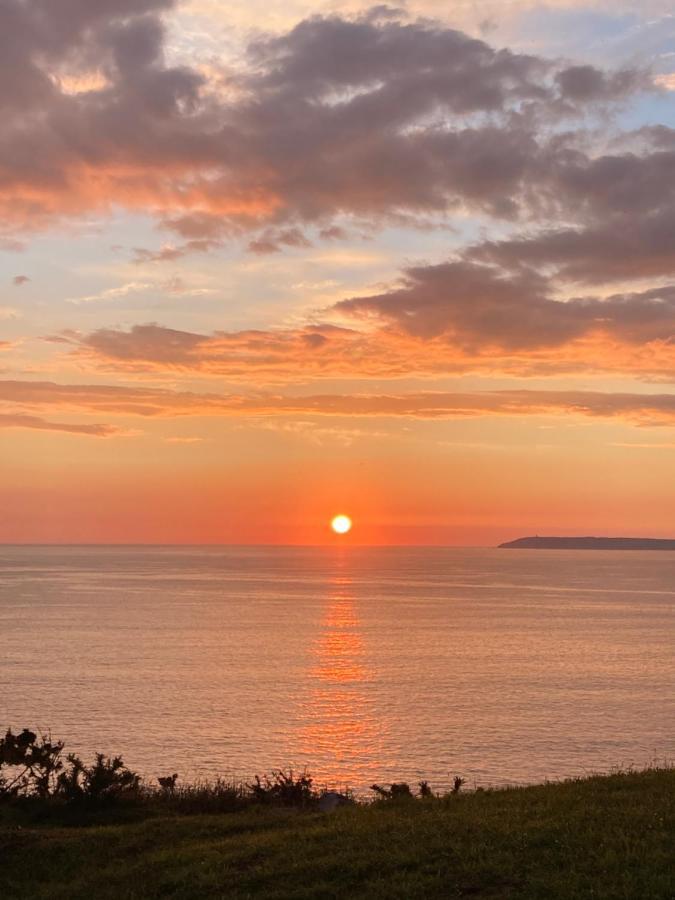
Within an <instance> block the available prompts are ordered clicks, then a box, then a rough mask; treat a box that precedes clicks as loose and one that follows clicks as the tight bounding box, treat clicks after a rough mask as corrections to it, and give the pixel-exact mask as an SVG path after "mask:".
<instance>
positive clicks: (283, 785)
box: [247, 769, 318, 806]
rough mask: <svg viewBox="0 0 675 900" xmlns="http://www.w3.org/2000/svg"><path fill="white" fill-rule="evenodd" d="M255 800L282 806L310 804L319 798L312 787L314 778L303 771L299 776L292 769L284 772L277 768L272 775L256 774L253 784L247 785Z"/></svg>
mask: <svg viewBox="0 0 675 900" xmlns="http://www.w3.org/2000/svg"><path fill="white" fill-rule="evenodd" d="M247 787H248V789H249V790H250V791H251V795H252V797H253V799H254V800H257V801H258V802H259V803H278V804H279V805H280V806H309V805H310V804H312V803H315V802H316V800H317V799H318V795H317V793H316V791H314V790H313V789H312V778H311V776H310V775H308V774H307V772H303V773H302V775H299V776H298V777H297V778H296V777H295V775H294V774H293V770H292V769H291V770H290V771H289V772H284V771H283V770H282V769H276V770H274V771H273V772H272V775H271V776H270V775H263V776H262V777H261V776H259V775H256V776H255V781H254V783H253V784H249V785H247Z"/></svg>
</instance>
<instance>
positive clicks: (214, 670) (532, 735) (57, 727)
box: [0, 546, 675, 794]
mask: <svg viewBox="0 0 675 900" xmlns="http://www.w3.org/2000/svg"><path fill="white" fill-rule="evenodd" d="M674 726H675V553H669V552H653V551H652V552H642V551H639V552H638V551H634V552H619V551H564V550H551V551H548V550H498V549H457V548H418V547H415V548H412V547H411V548H407V547H387V548H372V547H368V548H365V547H364V548H359V547H353V546H345V547H328V548H290V547H216V546H200V547H183V546H181V547H175V546H170V547H169V546H165V547H145V546H143V547H139V546H135V547H122V546H114V547H113V546H111V547H101V546H39V547H38V546H3V547H0V728H2V729H5V728H8V727H11V728H13V729H20V728H23V727H30V728H33V729H39V730H41V731H44V732H45V733H48V732H51V734H52V737H53V738H55V739H61V740H64V741H65V742H66V750H68V751H71V752H77V753H78V754H82V755H84V756H85V757H91V756H93V754H94V753H95V752H97V751H101V752H103V753H105V754H106V755H118V754H119V755H122V757H123V759H124V761H125V763H126V764H127V765H128V766H129V767H131V768H132V769H134V770H136V771H138V772H140V773H142V774H143V775H144V776H145V777H146V778H148V779H149V780H152V779H155V778H156V777H158V776H163V775H167V774H171V773H173V772H177V773H178V774H179V779H180V780H182V781H193V780H214V779H215V778H218V777H223V778H226V779H235V780H243V781H246V780H248V779H250V778H251V777H252V776H253V775H255V774H256V773H258V774H262V773H265V772H271V771H272V770H274V769H289V768H292V769H293V770H294V771H295V772H301V771H305V770H306V771H307V772H309V773H310V774H311V775H312V776H313V778H314V780H315V784H317V785H318V786H323V785H326V786H329V787H332V788H337V789H344V788H347V787H348V788H351V789H352V790H354V791H355V792H356V793H360V794H363V793H367V792H368V789H369V787H370V786H371V785H372V784H373V783H378V784H388V783H390V782H393V781H406V782H408V783H410V784H411V785H416V783H417V782H418V781H421V780H426V781H428V782H429V783H430V784H431V787H432V788H433V789H438V790H441V789H443V788H445V787H447V786H448V785H449V784H450V783H451V782H452V779H453V778H454V776H455V775H460V776H461V777H462V778H465V779H466V782H467V787H488V786H503V785H513V784H527V783H532V782H542V781H545V780H559V779H564V778H569V777H577V776H583V775H588V774H591V773H597V772H609V771H613V770H615V769H619V768H621V769H625V768H629V767H631V766H634V767H643V766H647V765H651V764H661V763H664V762H665V763H669V762H673V761H675V727H674Z"/></svg>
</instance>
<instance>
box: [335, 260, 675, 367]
mask: <svg viewBox="0 0 675 900" xmlns="http://www.w3.org/2000/svg"><path fill="white" fill-rule="evenodd" d="M335 308H336V309H337V310H338V311H341V312H345V313H347V314H349V315H352V316H356V317H364V316H366V317H374V318H375V319H377V320H379V321H380V322H381V323H386V324H389V325H392V326H395V327H396V328H397V329H400V330H401V331H403V332H405V333H407V334H410V335H412V336H414V337H421V338H427V339H428V338H437V337H440V336H444V337H446V338H447V339H448V341H451V342H452V343H453V344H456V345H459V346H461V347H463V348H464V349H468V350H474V351H475V350H477V349H478V350H481V349H485V348H486V347H487V348H489V347H498V348H500V349H502V350H511V351H513V350H540V349H543V348H547V347H556V346H560V345H562V344H566V343H570V342H572V341H575V340H578V339H579V338H582V337H586V336H589V335H593V334H598V333H600V334H602V335H603V336H605V337H607V338H609V339H610V340H616V339H618V340H620V341H624V342H627V343H636V344H643V343H649V342H653V341H669V340H670V339H671V338H673V336H675V286H673V285H669V286H666V287H661V288H655V289H651V290H648V291H642V292H632V293H624V294H615V295H612V296H609V297H605V298H597V297H575V298H571V299H568V300H565V301H562V300H556V299H553V298H552V297H551V295H550V285H549V283H548V281H547V280H546V279H544V278H543V277H541V276H539V275H537V274H535V273H533V272H532V271H531V270H519V271H517V272H516V273H515V274H514V273H512V272H505V271H504V270H501V269H498V268H495V267H492V266H484V265H477V264H475V263H471V262H466V261H463V262H455V263H446V264H444V265H437V266H419V267H416V268H411V269H408V270H407V271H406V272H405V276H404V280H403V284H402V285H401V287H399V288H396V289H393V290H391V291H387V292H385V293H383V294H377V295H374V296H366V297H355V298H352V299H350V300H343V301H341V302H340V303H338V304H337V306H336V307H335Z"/></svg>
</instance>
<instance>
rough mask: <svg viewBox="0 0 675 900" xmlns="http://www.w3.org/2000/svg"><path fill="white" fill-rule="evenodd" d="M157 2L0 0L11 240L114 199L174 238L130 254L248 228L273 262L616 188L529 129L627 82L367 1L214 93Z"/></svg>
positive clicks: (199, 247) (209, 244)
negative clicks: (355, 226) (351, 237)
mask: <svg viewBox="0 0 675 900" xmlns="http://www.w3.org/2000/svg"><path fill="white" fill-rule="evenodd" d="M171 6H172V4H171V3H170V2H168V0H137V2H131V0H105V2H97V3H85V2H84V0H80V2H75V0H71V2H66V0H59V2H47V0H2V3H1V4H0V67H2V66H4V67H5V74H6V77H5V78H4V79H3V78H2V77H0V85H2V84H4V85H7V86H9V87H8V88H7V90H6V91H5V92H4V93H3V92H2V88H1V87H0V106H3V108H4V120H3V130H2V134H1V135H0V186H1V187H2V193H1V194H0V213H3V217H4V218H5V220H6V221H7V223H9V224H8V227H9V228H11V229H13V232H16V231H17V230H18V229H21V228H30V227H33V228H37V227H44V226H46V225H48V224H49V223H50V222H53V221H54V219H55V218H56V219H58V218H59V217H61V216H73V215H78V214H82V213H84V212H88V211H90V210H93V209H96V210H101V209H107V208H109V207H110V206H111V205H113V204H115V205H118V206H122V207H127V208H131V209H142V210H145V211H150V212H152V213H153V214H156V215H157V216H158V218H159V220H160V222H161V223H162V224H163V226H164V227H166V228H169V229H171V230H173V231H175V232H176V233H177V234H178V235H179V236H180V238H181V240H182V241H184V243H182V244H181V245H180V246H179V247H178V248H174V249H173V250H172V253H173V254H174V255H169V254H168V251H162V250H160V251H149V250H148V251H146V250H143V251H141V256H143V257H144V258H148V259H151V258H152V259H157V260H161V259H166V258H171V259H175V258H176V255H175V254H178V255H184V254H185V253H189V252H199V251H204V250H209V249H212V248H213V247H214V246H215V245H216V242H217V241H221V240H224V239H226V238H229V237H231V236H232V235H235V234H239V233H242V232H247V233H250V232H251V231H252V232H254V234H253V236H252V237H251V235H250V234H249V238H248V239H249V240H251V246H252V249H253V250H254V251H257V252H272V251H275V250H276V249H278V248H280V247H284V246H297V245H298V244H299V243H300V242H301V238H300V237H297V238H294V239H293V240H291V239H290V237H289V235H298V236H300V235H302V236H304V231H303V225H307V224H313V225H316V226H317V228H318V229H319V230H322V231H323V233H324V234H325V235H327V236H332V237H335V236H337V234H338V232H337V231H336V230H335V229H336V228H338V227H339V226H336V224H335V222H334V221H333V220H334V219H336V218H339V217H340V216H342V215H344V214H347V215H350V216H356V217H361V218H365V219H368V220H370V221H374V220H380V221H382V220H389V221H400V218H401V217H402V216H404V217H406V216H407V217H408V221H410V217H422V218H424V217H428V216H429V215H434V214H447V213H448V212H451V211H452V209H453V208H455V207H456V206H457V205H465V206H469V207H471V208H474V209H477V210H479V211H482V212H486V213H488V214H490V215H493V216H498V217H507V218H513V217H516V216H518V215H524V214H527V215H533V214H538V213H539V212H540V211H541V209H540V207H541V204H542V203H543V204H545V205H548V206H549V207H550V206H551V204H554V205H555V204H559V205H562V206H564V205H565V198H564V197H563V198H562V199H561V200H559V199H558V197H557V195H558V194H559V193H561V192H562V193H563V194H564V190H565V189H564V181H565V179H567V180H568V181H569V182H570V186H569V188H568V190H569V192H571V193H572V194H574V191H575V190H577V193H579V192H582V191H586V187H587V185H585V184H581V182H584V174H583V173H584V167H586V168H589V169H590V168H592V167H593V166H594V165H596V163H597V164H598V165H597V166H596V168H597V171H591V172H590V174H588V177H587V181H588V180H590V182H592V183H593V184H596V183H598V184H599V183H600V182H603V180H604V182H605V187H604V188H603V190H604V193H605V194H612V192H613V191H614V188H613V187H612V184H613V182H612V179H619V178H621V179H622V180H623V183H628V181H629V180H630V176H627V175H622V174H621V173H619V172H614V170H612V167H611V164H609V163H608V164H607V165H605V166H604V168H603V167H602V166H601V165H600V164H599V161H594V160H586V159H585V158H583V156H582V155H580V151H578V152H577V154H576V155H575V156H574V160H575V162H574V164H573V165H572V164H570V165H569V166H567V163H568V161H569V158H570V152H569V148H568V147H566V146H565V145H564V142H562V141H561V139H560V138H555V139H552V138H550V136H548V135H549V133H550V132H549V130H548V129H546V128H540V125H541V123H542V122H545V123H550V122H551V120H554V119H556V118H557V117H560V116H569V115H574V114H576V113H578V112H581V111H583V110H584V109H585V108H586V107H587V106H588V105H589V104H590V105H594V104H597V103H598V102H602V103H604V104H605V105H607V104H610V103H612V102H614V101H615V100H617V99H620V98H621V97H623V96H626V95H629V94H630V93H631V92H633V91H635V90H637V89H638V88H639V87H640V86H641V84H642V81H641V76H640V75H639V74H636V73H630V72H628V73H626V72H623V73H614V74H612V73H609V74H608V73H603V72H600V71H599V70H596V69H594V68H592V67H588V66H587V67H564V66H562V65H559V64H555V63H552V62H549V61H546V60H543V59H540V58H537V57H535V56H531V55H525V54H517V53H512V52H510V51H508V50H498V49H494V48H492V47H491V46H489V45H488V44H487V43H485V42H483V41H480V40H475V39H473V38H470V37H468V36H467V35H465V34H462V33H461V32H458V31H455V30H452V29H449V28H446V27H444V26H442V25H440V24H437V23H433V22H431V21H422V20H420V21H406V20H401V19H398V18H396V17H395V16H394V15H393V14H392V13H391V11H390V12H388V13H387V15H384V14H383V12H382V10H381V9H379V8H376V9H375V10H374V11H371V13H370V14H365V15H363V16H361V17H360V18H354V19H345V18H341V17H338V16H333V17H326V18H324V17H314V18H311V19H308V20H306V21H304V22H302V23H300V24H299V25H298V26H296V27H295V28H294V29H292V30H291V31H290V32H288V33H287V34H283V35H280V36H276V37H268V38H261V39H258V40H257V41H255V42H254V43H253V44H251V46H250V47H249V49H248V64H247V66H246V67H244V68H243V69H242V70H241V71H239V72H237V73H233V74H232V76H231V78H230V80H229V87H230V88H231V90H230V91H229V93H228V94H226V95H223V94H222V93H221V92H220V87H219V85H218V84H217V83H213V84H211V83H209V82H208V80H207V79H206V77H205V76H204V75H203V74H201V73H198V72H196V71H194V70H191V69H189V68H186V67H181V66H170V65H168V64H167V62H166V60H165V55H164V42H165V37H164V28H163V21H162V14H163V13H165V12H166V11H167V10H169V9H170V8H171ZM1 75H2V72H1V71H0V76H1ZM10 75H11V77H10ZM92 79H93V80H92ZM97 79H98V80H97ZM566 166H567V168H566ZM568 170H569V171H568ZM577 170H578V171H577ZM661 171H663V172H666V171H669V169H668V165H666V164H665V163H664V165H663V166H662V168H661ZM579 173H580V174H579ZM654 177H656V176H654ZM575 178H576V179H577V181H579V182H580V186H579V187H578V188H575V185H574V179H575ZM648 180H649V179H648V178H647V181H648ZM610 182H611V183H610ZM650 184H651V183H649V184H647V182H645V184H644V185H643V188H642V193H643V195H644V196H645V197H648V196H652V195H653V190H652V189H651V187H650ZM561 186H562V187H561ZM587 193H588V192H587ZM590 193H591V194H592V191H591V192H590ZM615 193H616V191H615ZM599 202H600V201H599ZM647 202H648V199H645V200H644V203H645V204H646V203H647ZM270 229H271V232H270ZM12 239H14V238H12ZM305 239H306V236H305Z"/></svg>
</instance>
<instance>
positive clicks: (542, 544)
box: [499, 537, 675, 550]
mask: <svg viewBox="0 0 675 900" xmlns="http://www.w3.org/2000/svg"><path fill="white" fill-rule="evenodd" d="M499 546H500V547H502V548H506V549H507V550H675V541H669V540H663V539H661V538H617V537H524V538H518V540H517V541H508V542H507V543H505V544H500V545H499Z"/></svg>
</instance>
